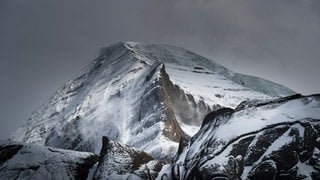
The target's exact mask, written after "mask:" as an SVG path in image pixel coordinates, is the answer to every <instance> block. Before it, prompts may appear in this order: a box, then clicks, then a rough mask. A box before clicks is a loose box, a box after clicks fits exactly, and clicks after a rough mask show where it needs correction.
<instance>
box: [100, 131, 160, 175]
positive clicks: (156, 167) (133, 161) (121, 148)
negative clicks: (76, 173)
mask: <svg viewBox="0 0 320 180" xmlns="http://www.w3.org/2000/svg"><path fill="white" fill-rule="evenodd" d="M102 141H103V146H102V150H101V153H100V156H101V159H100V161H99V165H98V167H97V170H96V172H95V175H94V179H155V178H156V177H157V176H158V173H159V172H160V170H161V168H162V165H163V164H162V163H160V162H159V161H157V160H155V159H154V158H153V157H151V156H150V155H148V154H147V153H145V152H143V151H141V150H138V149H135V148H132V147H129V146H127V145H124V144H121V143H119V142H115V141H112V140H110V139H109V138H107V137H103V140H102Z"/></svg>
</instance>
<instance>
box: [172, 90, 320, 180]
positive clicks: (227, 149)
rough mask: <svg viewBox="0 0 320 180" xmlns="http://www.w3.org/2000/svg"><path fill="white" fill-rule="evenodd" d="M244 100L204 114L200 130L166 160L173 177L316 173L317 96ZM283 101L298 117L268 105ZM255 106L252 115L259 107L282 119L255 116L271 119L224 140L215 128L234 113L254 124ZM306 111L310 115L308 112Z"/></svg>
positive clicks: (304, 176)
mask: <svg viewBox="0 0 320 180" xmlns="http://www.w3.org/2000/svg"><path fill="white" fill-rule="evenodd" d="M244 104H245V103H243V104H242V105H241V106H242V107H241V108H237V110H236V111H234V110H232V109H227V108H222V109H220V110H218V111H215V112H212V113H210V114H208V115H207V116H206V118H205V120H204V122H203V125H202V127H201V130H200V131H199V132H198V133H197V134H196V135H195V136H194V137H192V139H191V141H190V142H189V145H186V143H185V142H181V143H180V146H181V147H180V148H179V149H180V150H179V152H178V154H177V155H176V158H175V159H174V162H173V165H172V167H173V169H172V172H171V173H172V177H173V178H174V177H176V179H179V178H181V177H182V178H183V179H254V180H257V179H318V178H319V177H320V168H319V167H320V158H319V157H320V150H319V146H320V140H319V139H320V136H319V135H320V131H319V126H320V101H319V95H314V96H309V97H303V96H301V95H296V96H292V97H288V98H280V99H278V100H274V101H269V102H260V103H259V102H255V103H254V104H250V107H249V106H247V105H246V106H245V105H244ZM287 106H288V107H289V106H290V107H292V108H295V110H296V112H297V114H298V115H299V118H297V119H295V117H293V116H292V114H289V113H290V111H285V110H284V111H276V110H274V109H277V110H278V109H281V108H282V107H287ZM294 106H296V107H294ZM239 107H240V106H239ZM248 109H249V110H248ZM301 110H303V111H301ZM255 111H259V113H258V114H263V111H267V112H269V111H270V112H277V113H281V116H278V115H274V116H271V117H272V118H273V117H279V118H281V117H282V115H283V114H285V115H283V116H284V117H285V118H286V119H287V120H280V119H279V121H278V120H277V119H274V118H273V119H271V118H265V119H263V120H259V121H258V122H260V121H262V122H266V123H267V122H269V121H272V123H269V124H268V125H265V126H260V127H261V128H258V129H256V130H254V131H247V132H246V131H244V133H241V134H239V135H237V136H235V137H234V138H231V139H230V138H229V139H227V137H229V136H228V135H227V134H219V133H218V132H219V129H220V128H228V127H230V124H231V123H237V118H243V117H241V116H239V115H243V114H245V115H246V117H249V119H247V121H252V123H253V125H254V123H255V122H257V120H256V119H250V117H251V118H259V117H255V116H254V115H253V114H255V113H256V112H255ZM296 112H294V113H296ZM305 112H310V114H304V113H305ZM311 112H313V113H314V114H313V115H311ZM250 113H251V114H252V115H250ZM238 116H239V117H238ZM302 117H303V118H302ZM311 117H312V118H311ZM249 129H250V128H249ZM231 130H234V131H237V129H231ZM226 132H227V131H226ZM217 133H218V134H217ZM229 133H233V132H232V131H229ZM176 166H182V167H180V168H176ZM177 177H179V178H177Z"/></svg>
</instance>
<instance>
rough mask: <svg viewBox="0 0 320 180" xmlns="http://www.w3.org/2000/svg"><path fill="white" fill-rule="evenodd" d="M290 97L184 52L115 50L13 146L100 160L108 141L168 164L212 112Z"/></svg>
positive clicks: (144, 47)
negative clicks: (28, 145)
mask: <svg viewBox="0 0 320 180" xmlns="http://www.w3.org/2000/svg"><path fill="white" fill-rule="evenodd" d="M292 92H293V91H291V90H290V89H288V88H286V87H283V86H281V85H278V84H276V83H272V82H270V81H267V80H264V79H261V78H257V77H252V76H246V75H241V74H237V73H234V72H232V71H230V70H228V69H227V68H225V67H223V66H221V65H219V64H217V63H214V62H212V61H210V60H208V59H206V58H204V57H202V56H199V55H197V54H195V53H192V52H190V51H187V50H185V49H182V48H178V47H173V46H167V45H154V44H144V43H123V42H120V43H117V44H115V45H112V46H109V47H106V48H102V49H101V51H100V55H99V56H98V58H96V59H95V60H94V61H93V62H92V63H91V64H89V66H87V67H86V68H84V69H83V70H82V71H81V72H80V73H79V75H78V76H77V77H76V78H74V79H73V80H71V81H69V82H67V83H66V84H65V85H64V86H63V87H62V88H60V89H59V90H58V91H57V92H56V93H55V94H54V95H53V96H52V97H51V98H50V99H49V100H48V101H47V102H46V103H45V104H44V105H43V106H41V107H40V108H39V109H38V110H36V111H35V112H34V113H33V114H32V116H31V117H30V118H29V120H28V121H27V122H26V123H25V124H24V125H23V126H22V127H21V128H19V129H18V130H17V131H16V132H15V133H14V134H13V135H12V137H11V139H12V140H15V141H20V142H24V143H35V144H40V145H47V146H54V147H59V148H64V149H72V150H80V151H90V152H95V153H98V152H99V151H100V148H101V146H102V144H101V138H102V137H103V136H108V137H110V138H111V139H112V140H114V141H119V142H122V143H126V144H128V145H130V146H133V147H136V148H139V149H141V150H144V151H146V152H147V153H150V154H151V155H152V156H154V157H155V158H158V159H162V160H170V158H171V157H172V156H173V155H174V154H175V152H176V149H177V146H178V141H179V139H180V138H181V137H185V138H188V137H190V136H192V135H194V134H195V133H196V132H197V130H198V129H199V128H200V126H201V124H202V120H203V118H204V116H205V115H206V114H207V113H209V112H211V111H212V110H216V109H219V108H221V107H230V108H235V107H237V105H238V104H240V102H242V101H245V100H246V101H250V100H253V99H259V100H265V99H272V98H274V96H282V95H287V94H292Z"/></svg>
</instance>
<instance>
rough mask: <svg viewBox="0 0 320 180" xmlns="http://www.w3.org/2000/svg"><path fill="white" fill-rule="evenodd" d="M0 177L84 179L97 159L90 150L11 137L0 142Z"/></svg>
mask: <svg viewBox="0 0 320 180" xmlns="http://www.w3.org/2000/svg"><path fill="white" fill-rule="evenodd" d="M0 157H1V158H0V159H1V164H0V179H86V178H87V176H88V173H89V169H91V168H92V166H93V165H94V164H95V163H96V162H97V161H98V158H99V157H98V156H97V155H94V154H92V153H84V152H76V151H69V150H62V149H56V148H50V147H41V146H37V145H25V144H20V143H16V142H11V141H1V142H0Z"/></svg>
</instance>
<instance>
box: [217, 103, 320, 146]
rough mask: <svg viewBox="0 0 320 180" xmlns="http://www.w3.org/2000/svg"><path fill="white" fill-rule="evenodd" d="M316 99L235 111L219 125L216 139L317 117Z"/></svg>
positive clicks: (228, 137) (224, 139) (319, 114)
mask: <svg viewBox="0 0 320 180" xmlns="http://www.w3.org/2000/svg"><path fill="white" fill-rule="evenodd" d="M319 104H320V102H318V101H315V100H314V101H309V102H305V101H304V99H296V100H292V101H289V102H285V103H284V104H279V105H276V107H274V106H275V105H273V104H272V105H267V106H262V107H252V108H247V109H245V110H242V111H239V112H236V113H234V114H233V115H232V117H231V118H230V120H229V121H228V123H226V124H224V125H221V126H220V127H221V128H219V129H218V130H217V131H216V132H215V136H216V137H217V139H221V140H223V141H227V140H230V139H232V138H235V137H237V136H239V135H241V134H245V133H248V132H253V131H256V130H259V129H261V128H263V127H266V126H268V125H272V124H276V123H281V122H294V121H298V120H302V119H306V118H311V119H319V118H320V111H319V108H318V105H319Z"/></svg>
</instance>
